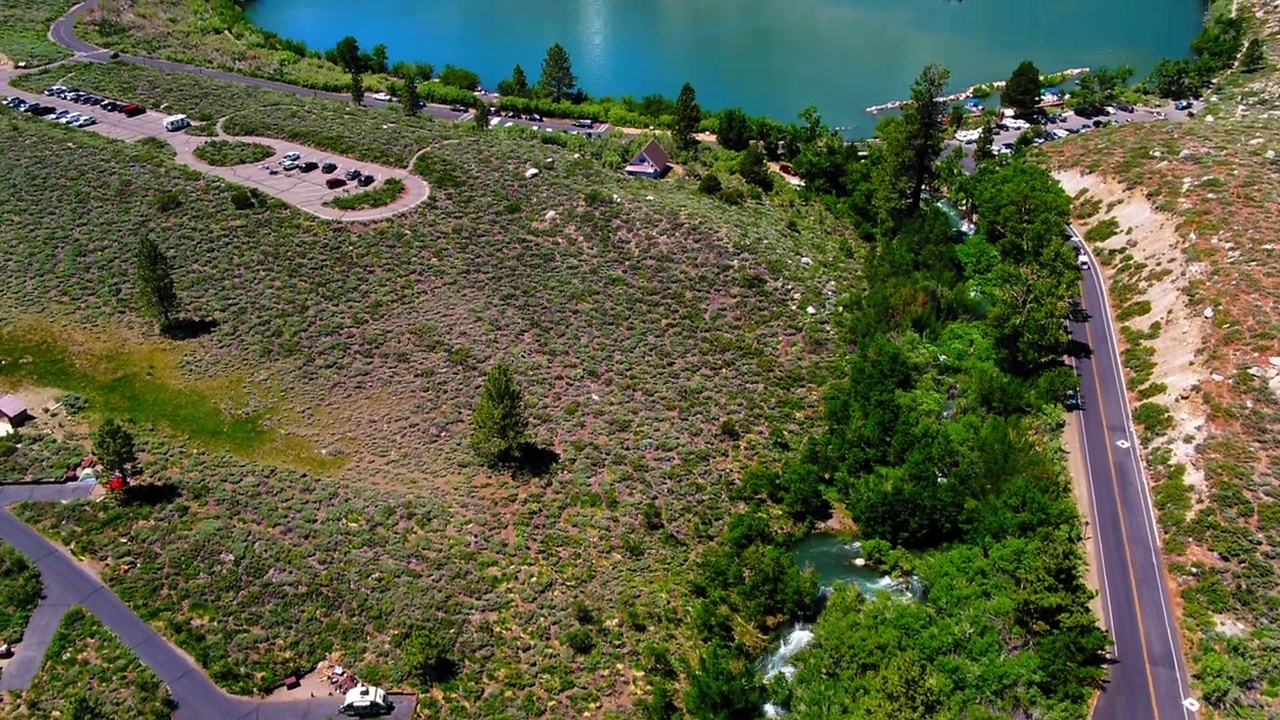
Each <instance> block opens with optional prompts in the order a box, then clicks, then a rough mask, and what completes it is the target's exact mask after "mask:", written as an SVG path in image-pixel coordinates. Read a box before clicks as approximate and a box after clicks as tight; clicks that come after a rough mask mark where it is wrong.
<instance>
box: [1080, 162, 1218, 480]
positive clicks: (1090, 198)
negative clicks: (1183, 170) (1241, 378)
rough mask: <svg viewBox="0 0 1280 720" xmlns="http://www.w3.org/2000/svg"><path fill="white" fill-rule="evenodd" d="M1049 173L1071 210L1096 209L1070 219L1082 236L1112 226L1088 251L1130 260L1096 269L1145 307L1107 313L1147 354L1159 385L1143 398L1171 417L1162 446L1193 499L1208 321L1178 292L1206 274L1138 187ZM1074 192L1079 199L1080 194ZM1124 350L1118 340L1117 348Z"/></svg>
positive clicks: (1199, 475)
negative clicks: (1125, 286) (1137, 336)
mask: <svg viewBox="0 0 1280 720" xmlns="http://www.w3.org/2000/svg"><path fill="white" fill-rule="evenodd" d="M1055 174H1056V176H1057V178H1058V180H1059V181H1060V182H1061V183H1062V186H1063V188H1064V189H1065V190H1066V191H1067V194H1069V195H1072V196H1073V197H1077V206H1079V205H1080V204H1081V203H1082V201H1083V202H1087V203H1096V205H1097V207H1098V208H1099V210H1098V211H1097V212H1096V213H1094V214H1092V216H1091V217H1088V218H1085V219H1082V220H1079V221H1078V223H1077V225H1078V226H1079V227H1080V228H1081V231H1082V232H1088V229H1089V228H1091V227H1094V226H1095V225H1098V224H1099V223H1101V222H1103V221H1105V220H1107V219H1108V218H1114V219H1115V220H1116V221H1117V222H1118V223H1119V228H1118V230H1117V232H1116V234H1115V235H1112V236H1111V237H1110V238H1108V239H1107V240H1106V241H1104V242H1101V243H1096V244H1095V246H1094V250H1095V252H1097V251H1098V250H1102V251H1104V254H1108V255H1112V254H1113V255H1117V256H1118V257H1120V258H1125V257H1126V256H1128V255H1131V256H1132V259H1131V260H1128V261H1127V262H1126V261H1122V262H1121V263H1120V265H1117V264H1116V263H1104V266H1103V267H1102V268H1101V270H1102V272H1103V274H1104V277H1105V278H1106V281H1107V283H1108V286H1109V287H1111V288H1114V287H1115V285H1114V283H1115V282H1116V280H1117V277H1116V273H1117V271H1116V270H1115V267H1117V266H1123V267H1124V268H1125V269H1124V270H1123V277H1122V278H1121V279H1122V281H1123V282H1126V283H1132V284H1134V285H1136V286H1137V287H1138V288H1139V289H1138V291H1137V292H1136V294H1134V295H1133V296H1132V297H1131V298H1129V299H1128V300H1127V301H1126V303H1124V305H1125V306H1129V305H1133V304H1135V303H1141V302H1143V301H1146V302H1149V303H1150V307H1151V309H1150V311H1149V312H1145V313H1143V314H1141V315H1139V316H1137V317H1130V318H1127V319H1124V320H1121V319H1120V318H1118V317H1116V316H1117V314H1118V313H1119V312H1120V311H1121V310H1122V309H1123V308H1121V307H1113V308H1112V309H1111V310H1112V315H1113V317H1114V318H1115V319H1116V327H1117V328H1119V327H1121V326H1124V325H1127V326H1129V327H1131V328H1133V329H1134V330H1137V331H1141V332H1142V333H1144V334H1145V335H1146V337H1147V339H1145V340H1144V341H1143V343H1144V344H1145V345H1148V346H1150V347H1151V348H1153V349H1154V354H1153V356H1152V358H1151V360H1152V361H1153V362H1154V363H1155V368H1154V370H1153V371H1152V379H1151V383H1152V385H1151V386H1152V387H1153V388H1156V389H1158V388H1159V386H1160V385H1163V386H1164V389H1163V390H1161V391H1160V392H1158V393H1155V394H1153V395H1150V396H1149V397H1145V398H1143V399H1144V400H1151V401H1153V402H1157V403H1160V404H1162V405H1164V406H1165V407H1168V408H1169V410H1170V412H1171V413H1172V414H1173V421H1174V427H1173V429H1172V430H1171V431H1170V432H1169V433H1168V435H1167V437H1166V438H1165V439H1164V440H1163V441H1162V444H1164V445H1167V446H1168V447H1169V448H1170V449H1171V450H1172V451H1173V454H1174V460H1175V462H1181V463H1185V464H1186V466H1187V473H1186V482H1187V483H1188V484H1189V485H1191V486H1192V488H1193V490H1194V491H1195V494H1196V495H1197V496H1198V497H1199V496H1202V494H1203V492H1204V469H1203V467H1202V465H1201V463H1200V462H1199V458H1198V454H1197V448H1198V446H1199V445H1200V443H1201V442H1202V441H1203V440H1204V438H1205V436H1206V434H1207V431H1208V426H1207V411H1206V408H1205V406H1204V403H1203V401H1202V400H1201V396H1200V393H1199V392H1198V387H1199V384H1200V383H1202V382H1206V381H1209V380H1210V377H1209V372H1208V370H1207V369H1206V368H1205V367H1204V366H1203V365H1202V364H1201V362H1200V361H1199V358H1198V353H1199V352H1200V349H1201V348H1202V347H1203V344H1204V338H1205V331H1206V329H1207V328H1208V326H1209V324H1210V323H1211V322H1212V319H1211V317H1206V316H1205V314H1204V312H1203V310H1202V309H1199V308H1193V307H1191V306H1190V303H1189V302H1188V299H1187V296H1186V295H1185V294H1184V292H1183V288H1185V287H1186V286H1187V284H1188V283H1190V282H1191V281H1192V280H1194V279H1196V278H1199V277H1203V276H1204V274H1205V271H1206V268H1205V267H1204V266H1203V265H1202V264H1201V263H1192V262H1190V261H1189V260H1188V258H1187V254H1186V253H1185V252H1184V249H1185V247H1186V244H1187V243H1188V241H1191V242H1193V241H1194V240H1195V238H1194V237H1193V238H1183V237H1181V236H1180V235H1179V234H1178V232H1177V230H1176V226H1177V221H1176V220H1175V219H1174V218H1173V217H1170V216H1168V215H1164V214H1162V213H1159V212H1157V211H1156V210H1155V208H1154V207H1152V205H1151V203H1150V202H1148V201H1147V199H1146V197H1145V196H1144V195H1143V194H1142V191H1141V190H1140V189H1138V190H1134V189H1126V188H1125V187H1124V186H1123V185H1121V184H1120V183H1116V182H1113V181H1111V180H1108V179H1106V178H1103V177H1099V176H1097V175H1088V174H1083V173H1080V172H1077V171H1074V170H1061V171H1058V172H1057V173H1055ZM1082 191H1083V192H1084V194H1083V195H1081V194H1080V193H1081V192H1082ZM1106 251H1113V252H1111V253H1107V252H1106ZM1113 302H1114V300H1113ZM1157 322H1158V323H1159V325H1158V326H1156V323H1157ZM1126 344H1127V343H1126V341H1125V339H1124V338H1123V337H1121V338H1120V345H1121V348H1124V347H1125V346H1126ZM1137 390H1138V388H1135V387H1132V386H1130V387H1129V393H1130V402H1131V403H1135V404H1136V403H1137V402H1138V398H1137V397H1136V396H1135V395H1134V393H1135V392H1136V391H1137Z"/></svg>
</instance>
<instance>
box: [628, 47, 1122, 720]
mask: <svg viewBox="0 0 1280 720" xmlns="http://www.w3.org/2000/svg"><path fill="white" fill-rule="evenodd" d="M947 79H948V72H947V70H946V69H945V68H943V67H941V66H938V65H930V66H928V67H926V68H925V69H924V71H923V72H922V73H921V75H920V76H919V78H918V79H917V80H916V82H915V84H914V85H913V87H912V91H911V100H910V101H909V102H908V103H907V104H906V105H905V106H904V107H903V109H902V110H903V111H902V114H901V117H898V118H894V119H892V120H887V121H885V122H883V123H882V126H881V128H880V142H878V143H874V144H869V145H849V144H847V143H844V142H843V141H837V139H835V138H834V136H832V135H829V134H824V133H823V132H822V131H821V128H820V127H819V128H817V133H816V135H817V137H816V138H815V140H814V141H813V142H810V143H807V144H806V145H805V146H804V147H803V149H802V150H801V152H800V153H799V155H798V156H797V158H796V162H797V168H799V167H801V166H802V165H803V166H804V169H805V172H806V173H808V176H807V177H806V179H807V180H808V179H810V178H812V180H813V182H812V184H811V185H810V189H811V191H812V192H813V193H814V194H815V195H817V196H818V197H819V198H820V200H821V201H822V202H824V203H826V204H828V206H829V207H832V208H833V209H835V210H837V211H838V212H842V213H845V214H846V215H847V216H849V217H850V218H852V219H854V220H855V221H856V222H857V223H858V224H859V226H860V227H861V228H863V230H864V233H865V234H864V237H865V238H866V239H867V240H868V248H867V251H866V261H865V269H864V274H863V277H862V278H861V281H860V283H859V287H858V288H857V289H856V290H855V291H853V292H851V293H850V294H849V295H848V296H847V297H845V298H843V299H842V301H841V305H842V306H843V307H844V308H846V312H845V313H843V316H842V317H843V319H842V320H841V321H840V322H839V334H840V337H841V339H842V340H843V341H844V342H843V346H844V347H845V350H844V351H843V360H842V370H841V371H840V372H839V374H838V376H837V377H834V378H832V379H831V381H830V382H829V383H828V385H827V387H826V389H825V391H824V393H823V397H822V404H821V409H820V412H821V419H822V420H821V423H820V427H819V429H818V430H817V431H816V432H814V433H813V434H812V435H810V436H808V437H803V438H799V439H796V440H788V441H787V442H786V445H787V446H788V447H789V448H790V449H789V450H786V451H785V452H784V453H783V454H782V456H781V457H779V458H776V459H775V460H774V461H771V462H763V463H761V464H759V465H757V466H754V467H751V468H749V469H747V470H746V471H744V472H743V475H742V478H741V482H740V483H739V484H738V485H737V486H736V487H735V488H734V489H733V491H732V493H733V497H734V498H735V499H736V500H737V501H738V502H740V503H741V505H742V508H743V509H742V511H741V513H740V514H738V515H736V516H734V517H733V518H731V519H730V520H729V521H728V523H727V525H726V529H725V530H724V532H723V534H722V536H721V537H720V539H719V540H718V541H717V542H716V543H715V545H713V546H712V547H710V548H707V549H706V550H705V551H703V552H702V553H701V554H700V555H699V557H698V559H697V560H696V561H695V562H694V564H693V568H694V572H693V573H692V579H691V581H690V591H691V594H692V595H693V597H694V598H695V602H694V604H693V606H692V607H691V608H690V609H689V611H688V615H687V617H688V622H687V633H688V635H689V637H690V640H691V641H692V642H693V643H694V644H695V646H696V647H697V648H699V649H698V650H697V652H696V653H695V654H694V655H693V656H692V657H691V658H689V659H688V661H687V662H686V663H685V664H684V665H683V667H681V668H680V672H679V676H678V677H675V676H672V678H671V679H662V678H659V679H658V680H656V681H655V688H654V692H653V694H652V696H651V697H650V698H649V699H648V700H647V701H645V702H643V703H642V704H641V708H640V710H641V715H642V717H645V718H648V719H650V720H662V719H664V718H672V717H677V716H678V715H677V713H679V712H681V711H683V712H684V713H685V714H686V715H687V716H688V717H691V718H696V719H703V718H705V719H708V720H709V719H711V718H716V719H721V718H754V717H758V716H759V712H760V707H761V704H762V703H763V702H764V701H765V700H766V699H770V698H772V700H773V701H774V702H775V703H780V704H783V705H785V706H787V707H788V708H789V709H790V712H791V713H792V715H793V716H794V717H796V718H800V719H802V720H804V719H808V718H813V719H814V720H817V719H819V718H832V717H865V718H885V719H886V720H887V719H888V718H907V717H909V718H922V719H927V718H962V717H963V718H975V717H1037V716H1039V717H1061V718H1083V717H1084V716H1085V715H1086V714H1087V702H1088V699H1089V697H1090V696H1091V694H1092V692H1093V691H1094V689H1096V688H1097V687H1098V686H1099V683H1100V682H1101V681H1102V678H1103V677H1104V676H1105V672H1106V669H1105V668H1106V662H1107V661H1106V655H1105V650H1106V648H1107V646H1108V639H1107V637H1106V635H1105V634H1104V633H1103V632H1102V631H1101V630H1100V629H1099V628H1098V626H1097V622H1096V618H1094V617H1093V615H1092V612H1091V610H1090V608H1089V601H1090V598H1091V597H1092V593H1091V591H1090V590H1089V589H1088V588H1087V587H1086V586H1085V584H1084V582H1083V579H1082V565H1083V559H1082V554H1081V551H1080V542H1081V540H1082V535H1081V526H1080V520H1079V517H1078V515H1077V513H1076V510H1075V506H1074V503H1073V502H1072V499H1071V497H1070V495H1069V486H1068V482H1067V479H1066V475H1065V469H1064V467H1063V463H1062V460H1061V456H1060V454H1059V453H1058V451H1057V450H1056V449H1055V448H1056V447H1057V444H1056V436H1057V435H1058V433H1060V428H1061V417H1062V415H1061V414H1062V407H1063V406H1062V401H1063V397H1064V393H1065V391H1066V390H1067V389H1068V388H1070V387H1073V386H1074V383H1075V382H1076V378H1075V376H1074V373H1073V371H1072V370H1071V369H1070V368H1069V367H1067V366H1065V365H1064V364H1063V363H1062V361H1061V356H1062V354H1063V352H1064V348H1065V346H1066V343H1067V340H1068V338H1067V335H1066V333H1065V330H1064V320H1065V318H1066V316H1067V313H1068V312H1069V308H1070V300H1071V298H1073V297H1074V296H1075V295H1076V293H1077V290H1078V282H1079V276H1078V271H1077V270H1076V268H1075V260H1074V253H1073V252H1072V251H1071V249H1070V247H1069V246H1068V245H1067V243H1065V242H1064V228H1065V226H1066V224H1067V223H1068V221H1069V210H1070V202H1069V199H1068V198H1067V196H1066V195H1065V193H1064V192H1063V191H1062V189H1061V187H1060V186H1059V185H1058V184H1057V182H1056V181H1055V180H1054V178H1053V177H1052V175H1050V174H1049V173H1048V172H1047V171H1046V170H1045V169H1044V168H1042V167H1039V166H1037V165H1034V164H1031V163H1029V162H1027V161H1025V160H1023V159H1020V158H1003V159H999V160H996V159H992V160H991V161H988V162H984V163H983V164H982V165H981V166H980V167H979V169H978V170H977V172H976V173H974V174H973V175H972V176H963V174H961V175H960V176H956V175H954V174H950V173H948V171H947V167H946V165H947V164H946V163H945V162H940V161H941V160H942V158H941V155H942V150H943V147H944V144H945V133H946V132H947V116H948V114H949V111H950V108H949V107H948V106H947V105H946V104H945V103H943V102H940V101H938V100H937V99H936V98H938V97H939V96H940V95H941V94H942V93H941V92H939V89H940V88H942V87H944V86H945V84H946V82H947ZM943 192H947V193H949V194H953V195H958V196H961V200H960V202H962V203H965V204H966V205H968V206H969V207H970V208H971V210H972V212H973V213H974V215H975V216H976V218H977V230H976V232H975V233H974V234H972V235H971V236H965V235H963V234H960V233H958V232H957V231H956V230H955V228H954V227H953V226H952V224H951V222H950V221H949V220H948V219H947V218H946V217H945V215H943V213H942V212H941V211H940V210H939V209H938V208H937V206H936V204H935V200H936V199H937V197H938V196H939V194H941V193H943ZM834 502H839V503H840V505H842V506H843V507H844V508H846V509H847V511H848V513H849V515H850V516H851V519H852V520H853V521H854V523H856V525H857V527H858V530H859V534H860V536H861V537H862V539H863V542H864V550H865V554H866V556H867V558H868V559H869V560H870V561H871V562H872V563H873V564H875V565H876V566H878V567H879V568H881V569H882V571H884V572H887V573H890V574H892V575H894V576H896V577H900V578H905V577H908V576H915V577H917V578H918V580H919V583H920V586H921V592H920V595H919V597H918V598H917V599H916V600H915V601H912V602H901V601H898V600H892V599H889V598H888V597H879V598H865V597H863V596H862V595H861V594H860V593H859V592H858V590H857V589H854V588H843V587H839V588H836V589H835V591H834V594H833V595H832V596H831V598H830V600H829V601H828V602H827V604H826V607H825V609H823V610H822V612H821V614H820V615H819V616H818V620H817V623H816V625H815V626H814V633H815V639H814V641H813V643H812V644H811V645H810V646H809V647H808V648H807V649H805V650H804V651H802V652H801V653H800V654H799V655H798V656H797V657H796V658H795V662H796V663H797V665H798V667H799V671H798V673H797V674H796V676H795V678H794V680H793V681H790V682H788V681H786V680H785V678H780V679H779V680H778V681H776V682H775V683H774V684H772V685H771V686H770V687H767V688H766V687H764V686H763V685H762V684H761V681H760V679H759V675H758V672H757V670H756V666H755V659H756V658H757V657H758V656H759V653H760V637H761V636H762V633H768V632H769V631H771V630H773V629H775V628H776V627H778V625H779V624H780V623H782V622H785V621H787V620H790V619H795V618H800V617H807V616H808V615H807V613H811V612H812V611H813V610H814V609H815V607H814V603H815V600H816V599H817V594H816V587H815V585H814V581H813V579H812V577H811V576H810V575H809V574H807V573H806V572H804V571H803V569H802V568H799V567H798V566H797V565H796V563H795V560H794V558H793V556H792V555H791V553H790V552H789V550H788V549H787V546H788V544H789V541H790V539H791V538H792V537H793V533H794V532H795V530H796V529H800V530H801V531H803V529H804V528H807V527H811V526H812V524H813V523H814V522H817V521H819V520H822V519H825V518H826V517H828V516H829V515H830V513H831V512H832V507H833V504H834ZM788 528H790V530H788ZM681 686H682V687H681ZM677 689H678V690H679V691H677Z"/></svg>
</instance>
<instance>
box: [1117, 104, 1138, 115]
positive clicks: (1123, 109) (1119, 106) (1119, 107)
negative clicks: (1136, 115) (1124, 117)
mask: <svg viewBox="0 0 1280 720" xmlns="http://www.w3.org/2000/svg"><path fill="white" fill-rule="evenodd" d="M1116 109H1117V110H1119V111H1120V112H1127V113H1131V112H1133V111H1134V107H1133V106H1132V105H1130V104H1129V103H1116Z"/></svg>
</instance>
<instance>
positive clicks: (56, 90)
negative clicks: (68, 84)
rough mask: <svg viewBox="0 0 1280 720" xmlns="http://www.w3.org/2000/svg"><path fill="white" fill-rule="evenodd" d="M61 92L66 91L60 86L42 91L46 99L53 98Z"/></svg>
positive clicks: (52, 86)
mask: <svg viewBox="0 0 1280 720" xmlns="http://www.w3.org/2000/svg"><path fill="white" fill-rule="evenodd" d="M63 90H66V88H64V87H62V86H61V85H51V86H49V87H47V88H45V89H44V94H45V95H46V96H47V97H53V96H54V95H57V94H58V93H60V92H62V91H63Z"/></svg>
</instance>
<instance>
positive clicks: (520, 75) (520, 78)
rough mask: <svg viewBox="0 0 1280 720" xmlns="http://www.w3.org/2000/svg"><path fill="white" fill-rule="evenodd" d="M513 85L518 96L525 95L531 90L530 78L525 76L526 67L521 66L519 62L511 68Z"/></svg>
mask: <svg viewBox="0 0 1280 720" xmlns="http://www.w3.org/2000/svg"><path fill="white" fill-rule="evenodd" d="M511 85H512V89H514V90H515V94H516V95H517V96H518V97H523V96H524V95H525V94H526V93H528V92H529V79H528V78H527V77H525V75H524V68H522V67H520V64H519V63H517V64H516V66H515V67H514V68H512V69H511Z"/></svg>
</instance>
